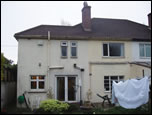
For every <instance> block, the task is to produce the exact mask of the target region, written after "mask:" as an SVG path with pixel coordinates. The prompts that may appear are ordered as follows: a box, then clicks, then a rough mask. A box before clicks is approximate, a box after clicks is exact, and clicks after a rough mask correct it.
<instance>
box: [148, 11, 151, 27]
mask: <svg viewBox="0 0 152 115" xmlns="http://www.w3.org/2000/svg"><path fill="white" fill-rule="evenodd" d="M148 26H149V28H150V29H151V13H149V14H148Z"/></svg>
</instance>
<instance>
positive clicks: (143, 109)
mask: <svg viewBox="0 0 152 115" xmlns="http://www.w3.org/2000/svg"><path fill="white" fill-rule="evenodd" d="M65 114H151V106H148V104H145V105H142V106H140V107H138V108H136V109H125V108H123V107H120V106H117V107H116V106H114V107H112V108H109V109H106V110H105V109H103V108H102V107H98V108H93V109H91V110H82V109H80V108H78V107H77V108H75V109H74V107H73V110H72V111H67V112H66V113H65Z"/></svg>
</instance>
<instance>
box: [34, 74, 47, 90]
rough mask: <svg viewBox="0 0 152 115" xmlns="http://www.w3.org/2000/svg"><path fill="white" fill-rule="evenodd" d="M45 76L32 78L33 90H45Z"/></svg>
mask: <svg viewBox="0 0 152 115" xmlns="http://www.w3.org/2000/svg"><path fill="white" fill-rule="evenodd" d="M44 83H45V81H44V76H31V89H32V90H42V89H44Z"/></svg>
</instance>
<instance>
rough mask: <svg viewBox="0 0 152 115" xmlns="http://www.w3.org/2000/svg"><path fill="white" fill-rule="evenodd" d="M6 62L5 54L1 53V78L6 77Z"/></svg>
mask: <svg viewBox="0 0 152 115" xmlns="http://www.w3.org/2000/svg"><path fill="white" fill-rule="evenodd" d="M4 63H5V58H4V55H3V53H1V80H3V79H4V74H3V72H4Z"/></svg>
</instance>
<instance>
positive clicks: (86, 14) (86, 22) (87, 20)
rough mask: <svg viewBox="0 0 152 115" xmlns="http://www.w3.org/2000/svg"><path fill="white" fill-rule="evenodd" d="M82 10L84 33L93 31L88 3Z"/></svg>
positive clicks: (85, 3)
mask: <svg viewBox="0 0 152 115" xmlns="http://www.w3.org/2000/svg"><path fill="white" fill-rule="evenodd" d="M83 5H84V7H83V9H82V27H83V29H84V31H91V7H90V6H88V4H87V2H84V3H83Z"/></svg>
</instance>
